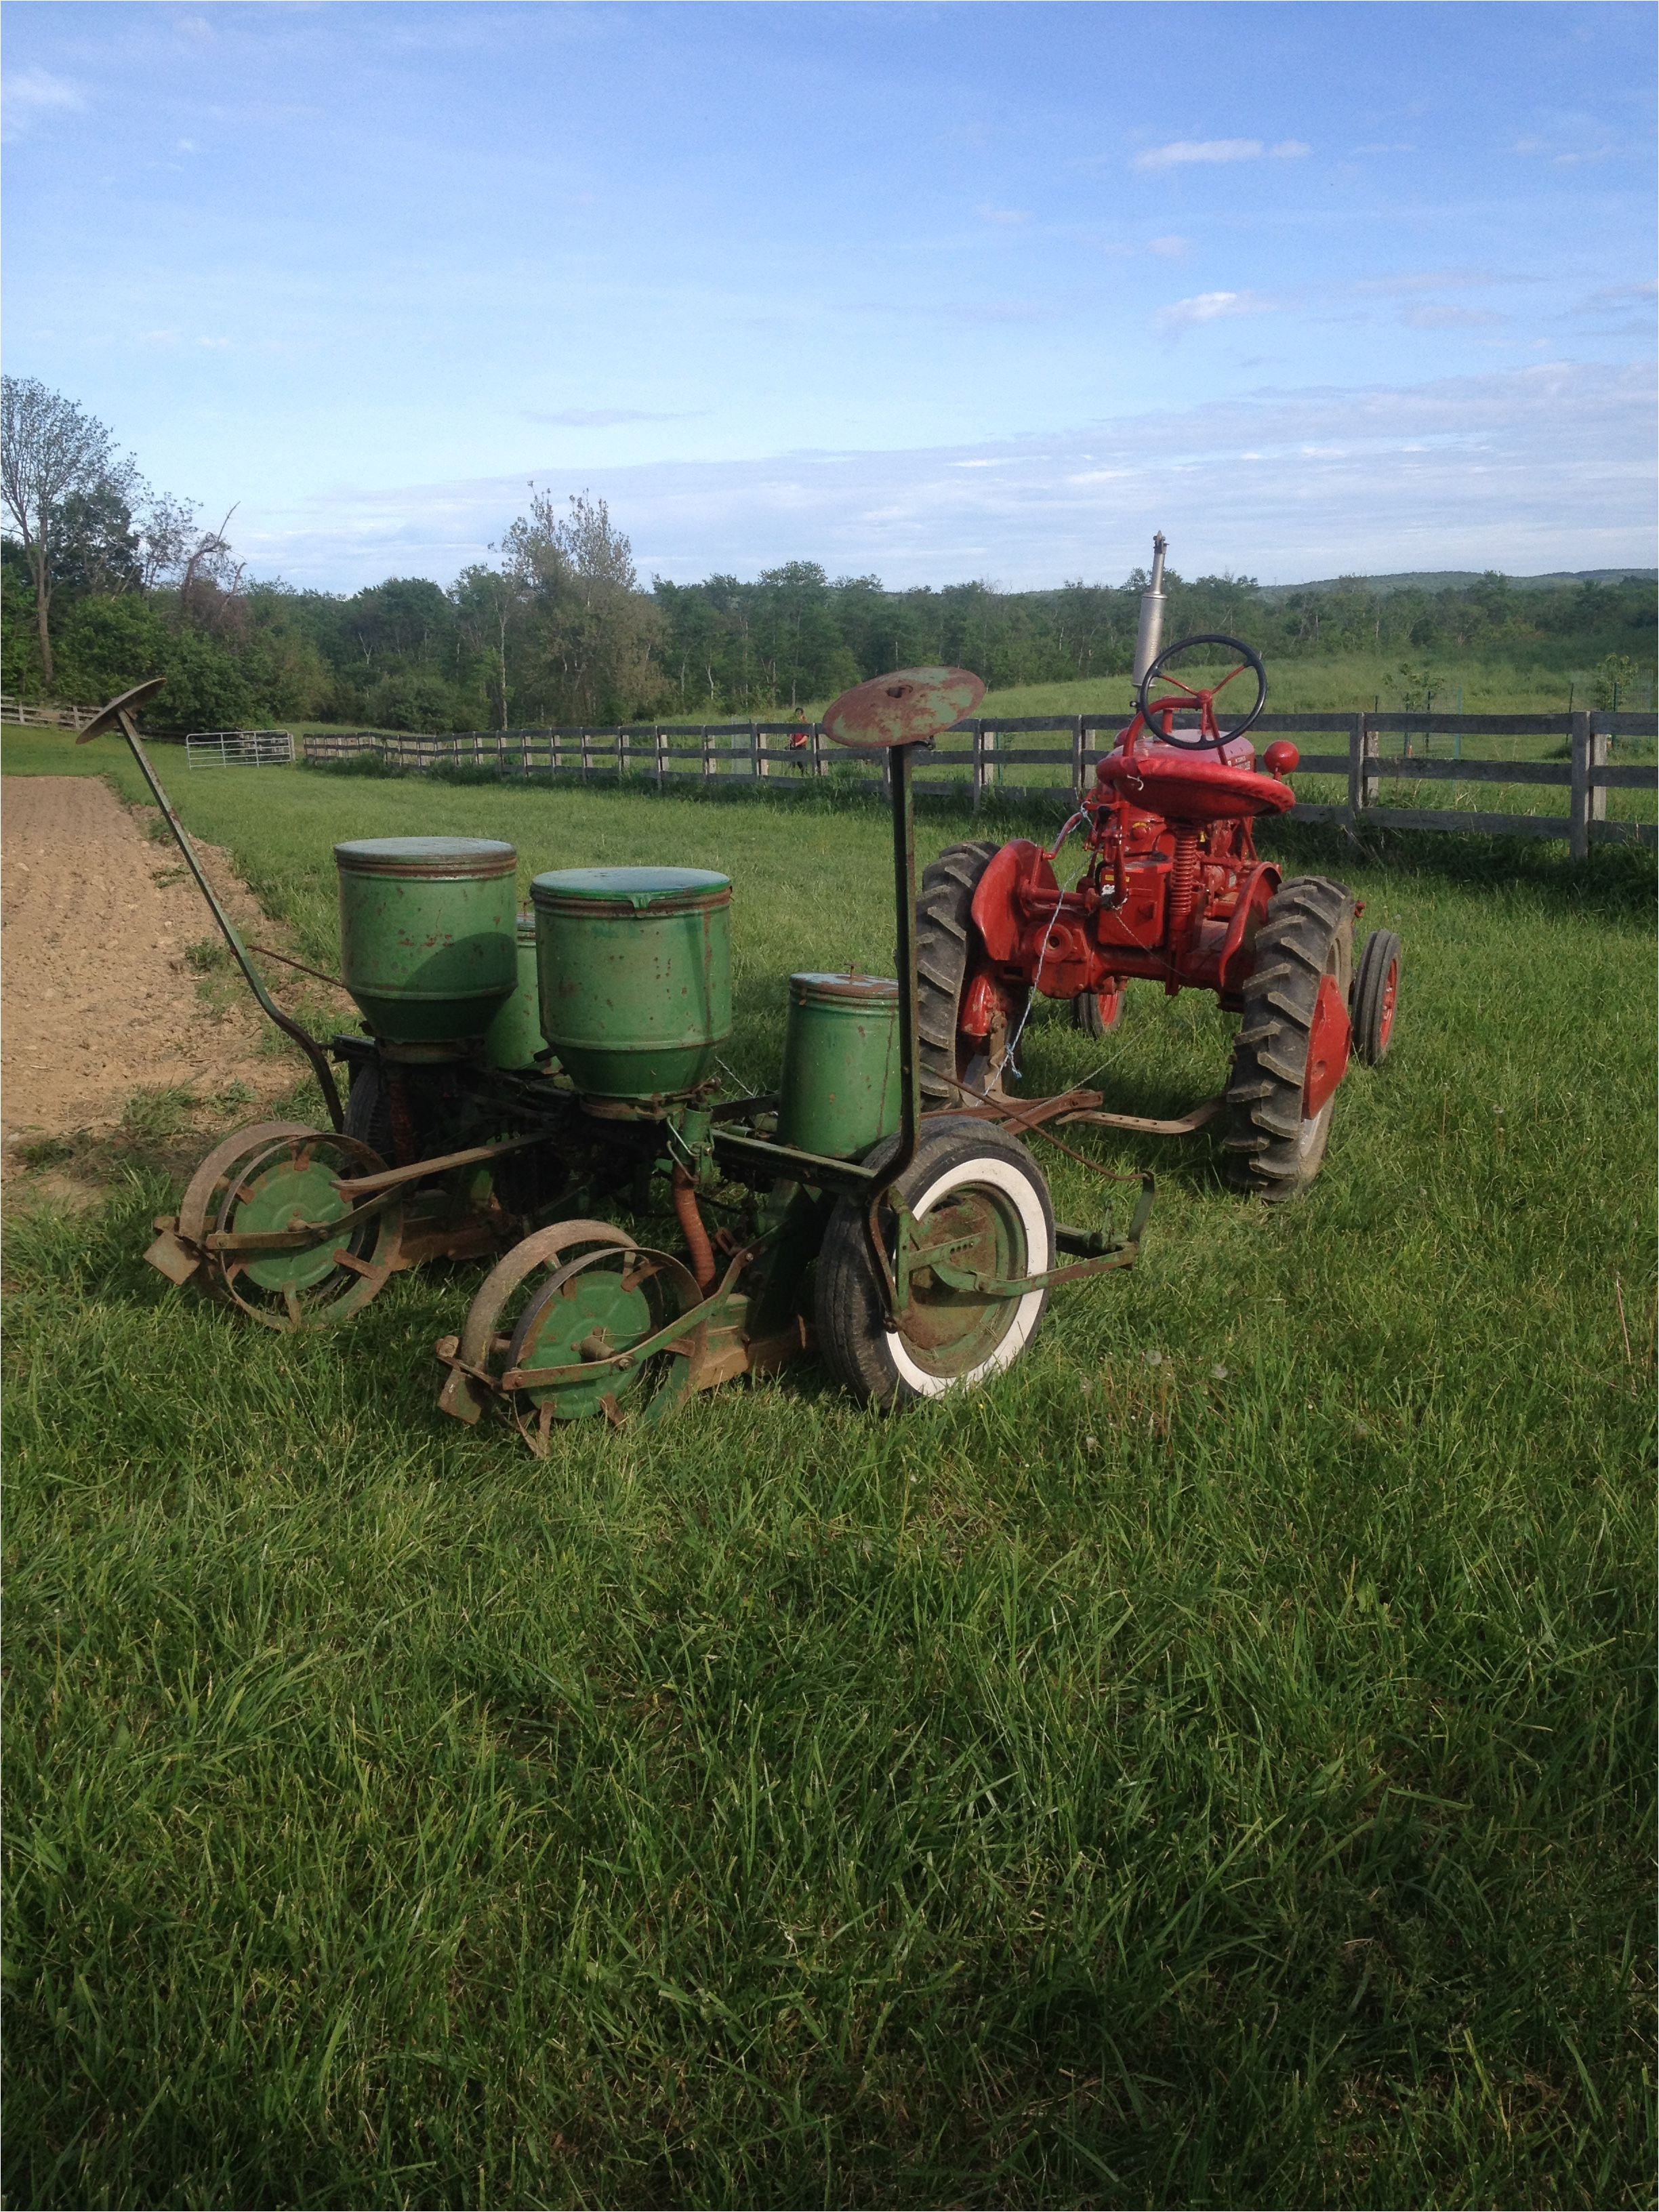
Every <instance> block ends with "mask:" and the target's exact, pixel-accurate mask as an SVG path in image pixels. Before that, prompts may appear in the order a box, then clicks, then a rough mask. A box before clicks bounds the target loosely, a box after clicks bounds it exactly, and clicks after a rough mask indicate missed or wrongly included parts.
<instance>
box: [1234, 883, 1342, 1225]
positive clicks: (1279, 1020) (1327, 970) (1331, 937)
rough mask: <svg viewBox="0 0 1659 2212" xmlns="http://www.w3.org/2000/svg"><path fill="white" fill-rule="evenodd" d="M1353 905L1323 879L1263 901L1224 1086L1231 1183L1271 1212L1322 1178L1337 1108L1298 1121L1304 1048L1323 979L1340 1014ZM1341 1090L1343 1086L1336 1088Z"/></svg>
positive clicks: (1331, 1101) (1329, 1103)
mask: <svg viewBox="0 0 1659 2212" xmlns="http://www.w3.org/2000/svg"><path fill="white" fill-rule="evenodd" d="M1352 960H1353V897H1352V893H1351V892H1350V891H1349V890H1347V888H1346V885H1344V884H1335V883H1332V882H1330V881H1329V880H1328V878H1326V877H1323V876H1297V877H1293V878H1291V881H1290V882H1289V883H1287V884H1281V886H1280V887H1279V890H1277V891H1275V892H1274V894H1273V898H1272V900H1271V901H1270V902H1269V904H1268V907H1267V914H1266V915H1265V916H1264V918H1263V921H1262V924H1261V932H1260V933H1259V935H1258V936H1257V938H1256V940H1255V968H1254V969H1252V970H1251V972H1250V975H1249V979H1248V981H1246V982H1245V985H1244V987H1243V1000H1244V1019H1243V1024H1242V1025H1241V1027H1240V1029H1239V1032H1238V1041H1237V1044H1236V1045H1235V1046H1234V1048H1233V1065H1232V1072H1231V1075H1230V1076H1229V1077H1228V1079H1227V1105H1228V1109H1229V1114H1230V1122H1231V1126H1230V1127H1229V1131H1228V1133H1227V1136H1226V1138H1225V1140H1224V1149H1225V1152H1227V1154H1228V1181H1229V1182H1231V1184H1232V1185H1233V1187H1234V1188H1235V1189H1237V1190H1243V1191H1248V1192H1249V1193H1250V1194H1251V1195H1252V1196H1254V1197H1256V1198H1263V1199H1266V1200H1268V1202H1269V1203H1270V1204H1273V1205H1279V1204H1282V1203H1283V1202H1284V1201H1285V1200H1286V1199H1291V1198H1297V1197H1299V1196H1300V1195H1301V1194H1302V1193H1303V1192H1304V1190H1306V1189H1307V1188H1308V1186H1309V1184H1310V1183H1311V1182H1312V1181H1313V1179H1314V1177H1315V1176H1316V1175H1317V1174H1318V1173H1319V1169H1320V1164H1321V1162H1322V1160H1323V1159H1324V1157H1325V1146H1326V1144H1327V1142H1328V1139H1329V1136H1330V1127H1331V1115H1332V1113H1333V1112H1334V1109H1335V1105H1336V1093H1335V1092H1333V1093H1332V1095H1331V1096H1330V1097H1329V1098H1328V1099H1327V1100H1326V1102H1325V1103H1324V1105H1323V1106H1322V1108H1321V1109H1320V1110H1319V1112H1318V1113H1317V1114H1313V1115H1305V1114H1304V1112H1303V1092H1304V1085H1305V1084H1306V1081H1307V1072H1308V1044H1309V1040H1310V1036H1311V1034H1312V1030H1313V1018H1314V1007H1315V1004H1316V1000H1317V999H1318V996H1319V986H1320V982H1321V980H1322V977H1324V976H1326V975H1329V976H1331V977H1333V978H1334V981H1335V983H1336V987H1337V989H1338V990H1339V991H1340V993H1341V994H1342V999H1343V1003H1344V1004H1345V1005H1346V1003H1347V1000H1348V994H1349V977H1350V970H1351V969H1352ZM1339 1087H1340V1086H1339Z"/></svg>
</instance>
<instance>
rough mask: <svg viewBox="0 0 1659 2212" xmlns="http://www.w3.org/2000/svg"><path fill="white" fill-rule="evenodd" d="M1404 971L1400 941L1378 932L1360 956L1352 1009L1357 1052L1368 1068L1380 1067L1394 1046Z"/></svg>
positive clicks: (1387, 932)
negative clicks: (1390, 1048) (1395, 1023)
mask: <svg viewBox="0 0 1659 2212" xmlns="http://www.w3.org/2000/svg"><path fill="white" fill-rule="evenodd" d="M1400 969H1401V951H1400V939H1398V938H1397V937H1396V936H1395V933H1394V932H1393V930H1391V929H1374V930H1373V931H1372V932H1371V933H1370V936H1369V937H1368V938H1367V939H1365V950H1364V951H1363V952H1362V953H1361V954H1360V956H1359V971H1358V974H1357V975H1355V977H1354V979H1353V999H1352V1005H1351V1007H1350V1012H1351V1013H1352V1018H1353V1048H1354V1052H1355V1054H1356V1055H1357V1056H1358V1058H1359V1059H1360V1060H1363V1061H1364V1064H1365V1066H1367V1067H1376V1066H1381V1064H1382V1062H1383V1060H1386V1059H1387V1058H1388V1056H1389V1046H1390V1045H1391V1044H1392V1043H1393V1042H1394V1018H1395V1010H1396V1008H1397V1006H1398V1003H1399V997H1400Z"/></svg>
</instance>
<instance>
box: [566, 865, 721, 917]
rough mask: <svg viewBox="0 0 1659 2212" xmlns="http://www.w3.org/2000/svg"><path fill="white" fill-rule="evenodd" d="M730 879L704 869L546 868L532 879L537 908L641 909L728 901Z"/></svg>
mask: <svg viewBox="0 0 1659 2212" xmlns="http://www.w3.org/2000/svg"><path fill="white" fill-rule="evenodd" d="M731 892H732V879H731V878H730V877H729V876H717V875H715V874H714V873H713V872H712V871H710V870H709V869H707V868H550V869H549V870H548V871H547V872H546V873H545V874H544V875H540V876H537V877H535V878H532V882H531V885H530V896H531V897H532V899H534V900H535V901H536V902H537V904H538V905H543V904H545V903H548V902H551V901H553V900H558V901H560V902H564V901H565V900H568V899H574V900H575V901H577V902H579V903H582V904H587V903H592V904H593V905H597V906H630V907H633V908H636V909H638V908H643V907H653V906H659V905H665V904H668V903H671V902H673V903H678V902H682V901H684V900H687V899H691V900H696V899H714V898H719V897H722V896H724V897H730V896H731Z"/></svg>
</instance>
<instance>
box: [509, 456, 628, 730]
mask: <svg viewBox="0 0 1659 2212" xmlns="http://www.w3.org/2000/svg"><path fill="white" fill-rule="evenodd" d="M569 507H570V512H569V513H568V515H564V516H562V515H561V514H560V513H558V511H557V509H556V507H555V505H554V501H553V495H552V494H551V493H550V492H545V491H538V490H537V489H536V487H535V485H534V484H533V483H532V485H531V487H530V512H529V513H528V514H527V515H520V517H519V518H518V520H516V521H515V522H514V523H513V526H512V527H511V528H510V529H509V530H508V531H507V535H506V537H505V538H503V539H502V541H501V549H500V550H501V553H502V554H503V556H505V557H504V560H503V564H502V565H503V568H504V569H505V572H506V574H507V577H508V579H509V580H511V581H512V582H513V584H514V585H515V586H517V587H518V590H519V592H520V594H521V596H522V598H523V599H524V601H525V603H526V619H525V623H524V632H525V658H526V661H527V663H528V665H527V667H526V678H527V680H528V688H529V690H530V691H531V694H532V698H533V699H534V700H535V702H537V703H538V704H539V705H540V706H541V707H542V708H544V709H546V708H550V709H551V712H552V714H553V715H554V716H555V717H556V719H559V720H571V721H581V722H609V721H617V720H622V719H623V718H624V717H626V716H627V715H629V714H637V713H640V712H642V711H643V710H645V709H646V708H649V707H651V706H653V705H654V704H655V703H656V701H657V699H658V698H659V696H660V695H661V693H662V691H663V690H664V688H665V687H664V683H663V677H662V671H661V668H660V666H659V663H658V661H657V658H656V654H657V648H658V647H659V644H660V642H661V640H662V636H663V634H664V629H665V624H664V622H663V617H662V615H661V613H660V611H659V609H658V608H657V607H655V606H654V605H653V604H652V602H651V601H650V600H649V599H647V598H646V597H645V595H644V593H643V592H641V590H640V588H639V579H638V577H637V575H636V574H635V568H634V552H633V548H632V547H631V546H630V545H629V542H628V539H627V538H626V537H625V536H624V535H623V532H621V531H620V530H618V529H617V527H616V526H615V525H614V524H613V523H612V522H611V510H610V508H609V507H607V506H606V504H605V501H604V500H602V499H593V498H592V497H590V496H589V495H588V494H587V493H586V492H580V493H573V494H572V495H571V498H570V501H569Z"/></svg>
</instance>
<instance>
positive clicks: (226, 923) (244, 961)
mask: <svg viewBox="0 0 1659 2212" xmlns="http://www.w3.org/2000/svg"><path fill="white" fill-rule="evenodd" d="M166 681H167V678H165V677H164V676H152V677H151V678H149V680H148V682H146V683H143V684H134V685H133V687H132V689H131V691H124V692H122V694H121V696H120V697H119V698H118V699H112V700H111V701H110V702H109V704H108V706H107V707H105V708H100V711H99V712H98V713H97V714H95V715H94V717H93V719H92V720H91V721H90V722H88V725H87V726H86V728H85V729H84V730H82V732H81V733H80V735H79V736H78V737H77V738H76V740H75V742H76V744H77V745H83V744H86V743H87V741H88V738H99V737H102V735H103V734H104V732H105V731H106V730H113V729H118V730H119V731H120V732H121V735H122V736H123V737H124V738H125V739H126V741H127V750H128V751H129V752H131V755H132V757H133V758H134V760H136V761H137V763H138V773H139V774H140V775H142V776H143V779H144V781H145V782H146V783H147V784H148V785H149V788H150V795H151V797H152V798H153V799H155V804H156V805H158V806H159V807H160V808H161V813H162V815H163V817H164V818H165V819H166V822H167V827H168V829H171V830H172V832H173V840H174V842H175V843H176V844H177V845H178V848H179V851H180V852H181V853H182V854H184V856H185V866H186V867H188V868H189V870H190V872H191V875H192V876H194V877H195V878H196V888H197V890H199V891H200V892H201V894H202V896H203V897H204V899H205V900H206V901H207V902H208V908H209V911H210V913H211V915H212V916H213V919H214V920H215V921H216V922H217V923H218V925H219V932H220V934H221V935H222V937H223V939H224V940H225V943H226V944H227V945H229V947H230V949H231V951H232V952H233V953H234V955H235V958H236V964H237V966H238V967H239V968H240V969H241V971H242V973H243V975H245V976H246V979H247V986H248V988H249V990H251V991H252V994H253V995H254V997H255V998H256V999H257V1000H258V1002H259V1005H260V1006H261V1007H262V1009H263V1010H264V1012H265V1013H266V1014H267V1015H268V1016H269V1017H270V1019H271V1020H272V1021H273V1022H274V1023H275V1024H276V1027H277V1028H278V1029H279V1030H282V1032H283V1036H289V1037H292V1038H293V1040H294V1042H295V1044H297V1045H298V1046H299V1048H300V1049H301V1052H303V1053H304V1054H305V1055H306V1058H307V1060H309V1061H310V1062H311V1065H312V1069H313V1073H314V1074H315V1075H316V1078H317V1087H318V1089H319V1091H321V1092H322V1094H323V1103H324V1105H325V1107H326V1108H327V1109H328V1118H329V1120H330V1121H331V1123H332V1124H333V1126H334V1127H335V1128H336V1129H343V1127H345V1115H344V1114H343V1111H342V1110H341V1107H340V1094H339V1091H338V1090H337V1088H336V1086H335V1082H334V1071H333V1069H332V1068H331V1066H329V1064H328V1054H326V1053H325V1051H324V1049H323V1048H322V1046H321V1045H319V1043H318V1042H317V1040H316V1038H315V1037H314V1036H312V1034H311V1032H310V1031H309V1030H304V1029H301V1026H300V1024H299V1023H298V1022H296V1021H295V1020H294V1019H293V1018H291V1017H290V1016H289V1015H288V1014H285V1013H284V1012H283V1010H282V1008H281V1007H280V1006H278V1005H277V1004H276V1000H274V999H273V998H272V997H271V995H270V992H269V991H267V990H266V988H265V987H264V983H263V981H261V980H260V977H259V973H258V969H256V968H255V967H254V965H253V963H252V961H251V960H250V959H249V958H248V956H247V949H246V946H245V945H243V943H242V940H241V939H240V937H239V936H238V935H237V934H236V928H235V925H234V922H233V921H231V918H230V916H229V915H228V914H227V913H226V912H225V910H224V908H223V907H222V906H221V905H220V903H219V901H218V897H217V896H216V893H215V891H214V889H213V886H212V884H210V882H209V881H208V879H207V872H206V870H205V869H204V867H203V866H202V864H201V862H200V861H199V860H197V857H196V848H195V847H194V846H193V845H192V844H191V842H190V837H189V835H188V833H187V832H186V830H185V825H184V823H182V822H181V821H180V820H179V817H178V815H177V813H176V812H175V811H174V810H173V802H172V800H171V799H169V798H168V797H167V793H166V792H165V791H163V790H162V788H161V778H160V777H159V776H158V775H156V773H155V769H153V768H152V767H151V766H150V764H149V754H148V753H147V752H146V751H145V750H144V748H143V742H142V741H141V739H140V738H139V735H138V725H137V722H135V721H134V720H133V715H134V714H136V713H137V709H138V708H140V707H142V706H143V704H144V703H145V702H146V701H147V700H149V699H153V698H154V697H155V694H156V693H157V692H158V691H159V690H161V686H162V684H165V683H166Z"/></svg>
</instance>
